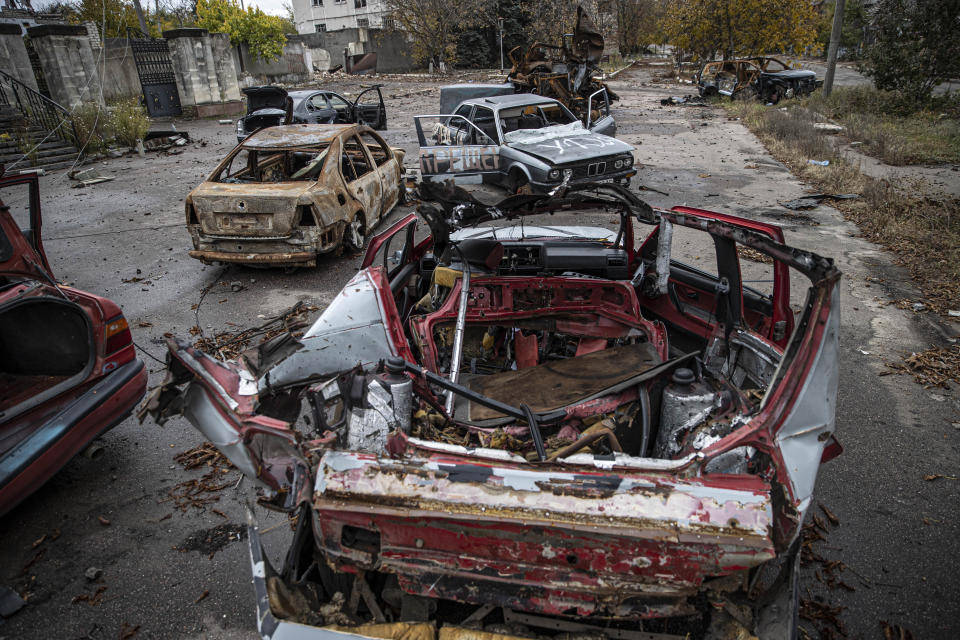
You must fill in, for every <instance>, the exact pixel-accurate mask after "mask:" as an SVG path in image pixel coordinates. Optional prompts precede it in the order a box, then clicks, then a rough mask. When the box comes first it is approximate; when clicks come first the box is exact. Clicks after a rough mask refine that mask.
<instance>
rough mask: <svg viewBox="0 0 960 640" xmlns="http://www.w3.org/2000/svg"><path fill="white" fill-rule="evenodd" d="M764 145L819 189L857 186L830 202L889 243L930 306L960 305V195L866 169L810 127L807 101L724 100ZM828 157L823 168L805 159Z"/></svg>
mask: <svg viewBox="0 0 960 640" xmlns="http://www.w3.org/2000/svg"><path fill="white" fill-rule="evenodd" d="M721 104H723V106H724V107H725V108H726V109H728V110H729V111H731V112H733V113H735V114H736V115H738V116H740V118H741V120H742V121H743V123H744V124H746V125H747V127H748V128H750V130H751V131H753V132H754V133H755V134H756V135H757V137H759V138H760V140H761V141H762V142H763V143H764V144H765V145H766V147H767V149H768V150H769V151H770V153H771V154H772V155H773V156H774V157H775V158H777V159H778V160H780V161H781V162H783V163H784V164H785V165H787V166H788V167H789V168H790V169H791V170H792V171H793V172H794V173H795V174H796V175H797V176H799V177H800V178H801V179H803V180H805V181H806V182H808V183H810V184H811V185H813V186H814V187H815V188H817V189H819V190H822V191H824V192H830V193H859V194H860V195H861V198H859V199H857V200H844V201H838V202H836V203H835V204H834V205H833V206H835V207H837V208H838V209H840V211H841V212H842V213H843V214H844V215H845V216H846V217H847V218H849V219H850V220H853V221H854V222H856V223H857V224H858V225H859V226H860V229H861V230H862V231H863V233H864V235H865V237H867V238H868V239H869V240H871V241H872V242H876V243H877V244H880V245H882V246H884V247H886V248H888V249H890V250H892V251H893V252H894V253H895V254H896V255H897V256H898V259H899V260H900V262H901V263H902V264H904V266H906V267H907V269H908V270H909V271H910V273H911V275H912V276H913V277H914V279H915V280H916V281H917V283H918V285H919V286H920V288H921V291H922V292H923V296H924V299H925V301H926V303H927V306H928V308H930V309H932V310H934V311H936V312H939V313H944V312H945V311H946V310H948V309H957V308H958V307H960V201H958V200H956V199H952V200H934V199H931V198H930V197H927V196H925V195H922V194H921V195H917V190H915V189H913V188H911V187H912V185H898V184H893V183H890V182H888V181H886V180H878V179H875V178H872V177H870V176H867V175H865V174H864V173H862V172H861V171H860V168H859V167H858V166H856V165H854V164H853V163H851V162H850V161H848V160H847V159H846V158H845V157H843V156H842V155H841V154H840V153H839V152H837V151H836V150H835V149H834V147H833V145H832V144H831V143H830V141H829V139H828V138H827V136H825V135H823V134H822V133H820V132H818V131H817V130H816V129H814V128H813V124H814V123H815V122H817V121H818V119H819V118H818V117H817V114H815V113H814V112H813V111H812V110H811V109H810V108H809V106H808V105H804V104H801V103H796V104H794V105H792V108H790V109H789V110H788V111H781V110H780V109H777V108H768V107H764V106H763V105H760V104H756V103H751V102H731V101H723V102H722V103H721ZM809 159H817V160H829V161H830V165H829V166H826V167H822V166H815V165H810V164H808V162H807V160H809Z"/></svg>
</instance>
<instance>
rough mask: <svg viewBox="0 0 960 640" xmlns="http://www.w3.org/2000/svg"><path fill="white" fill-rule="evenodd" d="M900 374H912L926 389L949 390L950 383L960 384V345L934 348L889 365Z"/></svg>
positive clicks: (888, 364) (915, 353)
mask: <svg viewBox="0 0 960 640" xmlns="http://www.w3.org/2000/svg"><path fill="white" fill-rule="evenodd" d="M887 366H888V367H889V368H891V369H893V370H894V371H898V372H900V373H911V374H913V379H914V380H916V382H917V384H922V385H923V386H924V387H925V388H928V389H929V388H930V387H941V388H943V389H949V388H950V385H949V384H947V383H948V382H954V383H955V384H960V344H956V345H953V346H950V347H932V348H930V349H927V350H926V351H919V352H914V353H911V354H910V355H909V356H907V357H906V358H904V359H903V362H897V363H890V362H888V363H887Z"/></svg>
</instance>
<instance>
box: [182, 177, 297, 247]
mask: <svg viewBox="0 0 960 640" xmlns="http://www.w3.org/2000/svg"><path fill="white" fill-rule="evenodd" d="M312 185H313V183H311V182H293V183H276V184H249V183H247V184H222V183H207V184H205V185H203V186H202V187H201V188H200V189H198V190H197V191H195V192H194V194H193V206H194V207H195V209H196V212H197V217H198V219H199V220H200V228H201V229H202V231H203V232H204V233H205V234H209V235H223V236H231V237H249V238H257V237H260V238H272V237H287V236H289V235H290V233H291V232H292V231H293V227H294V225H296V224H297V205H298V204H299V201H300V197H301V196H302V195H304V194H306V193H307V191H308V190H309V189H310V188H311V186H312Z"/></svg>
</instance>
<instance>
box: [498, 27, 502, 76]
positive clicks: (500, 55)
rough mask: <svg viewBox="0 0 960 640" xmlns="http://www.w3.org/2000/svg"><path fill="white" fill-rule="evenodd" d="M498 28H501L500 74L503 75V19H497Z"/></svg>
mask: <svg viewBox="0 0 960 640" xmlns="http://www.w3.org/2000/svg"><path fill="white" fill-rule="evenodd" d="M497 26H499V27H500V73H503V18H497Z"/></svg>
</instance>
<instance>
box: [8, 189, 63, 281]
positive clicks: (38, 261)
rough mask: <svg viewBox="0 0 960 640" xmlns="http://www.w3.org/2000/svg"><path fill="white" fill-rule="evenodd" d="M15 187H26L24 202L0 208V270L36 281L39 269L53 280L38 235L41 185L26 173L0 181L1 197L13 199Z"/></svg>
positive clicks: (40, 224)
mask: <svg viewBox="0 0 960 640" xmlns="http://www.w3.org/2000/svg"><path fill="white" fill-rule="evenodd" d="M16 185H25V189H26V198H25V202H21V203H19V204H0V217H2V218H3V219H4V220H3V232H2V233H0V269H2V270H3V271H5V272H9V273H21V274H23V275H27V276H30V277H36V276H37V275H38V273H37V272H36V271H37V269H38V268H39V269H42V270H43V271H44V272H46V277H47V278H49V279H51V280H52V278H53V271H52V270H51V269H50V263H49V262H47V254H46V253H45V252H44V250H43V240H42V237H41V233H40V229H41V226H42V222H43V220H42V218H41V215H40V182H39V180H38V178H37V175H36V174H29V173H28V174H24V175H17V176H5V177H2V178H0V190H6V193H4V194H3V195H8V197H9V196H10V195H14V194H13V193H10V192H11V191H12V190H11V189H10V188H11V187H15V186H16ZM21 195H23V194H22V193H21ZM10 200H11V202H12V201H13V199H12V198H10Z"/></svg>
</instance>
